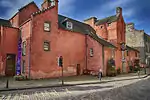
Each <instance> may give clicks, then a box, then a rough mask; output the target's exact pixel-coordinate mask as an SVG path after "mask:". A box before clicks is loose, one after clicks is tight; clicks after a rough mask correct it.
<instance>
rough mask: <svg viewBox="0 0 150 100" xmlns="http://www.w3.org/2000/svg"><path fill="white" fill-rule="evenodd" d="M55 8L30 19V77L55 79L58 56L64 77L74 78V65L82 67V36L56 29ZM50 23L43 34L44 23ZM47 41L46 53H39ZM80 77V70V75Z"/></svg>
mask: <svg viewBox="0 0 150 100" xmlns="http://www.w3.org/2000/svg"><path fill="white" fill-rule="evenodd" d="M56 9H57V7H56V8H51V9H50V10H47V11H45V12H43V13H42V14H38V15H36V16H34V17H33V20H32V21H33V24H32V27H33V29H32V40H31V71H30V72H31V78H50V77H59V76H60V75H61V68H60V67H58V65H57V58H58V56H60V55H61V56H63V58H64V61H63V62H64V75H65V76H70V75H76V65H77V64H80V66H81V69H83V67H85V36H84V35H82V34H80V33H74V32H71V31H65V30H62V29H59V30H58V23H57V22H58V14H57V10H56ZM45 21H49V22H51V31H50V32H45V31H44V27H43V25H44V22H45ZM45 40H48V41H50V51H44V50H43V42H44V41H45ZM80 74H82V70H81V72H80Z"/></svg>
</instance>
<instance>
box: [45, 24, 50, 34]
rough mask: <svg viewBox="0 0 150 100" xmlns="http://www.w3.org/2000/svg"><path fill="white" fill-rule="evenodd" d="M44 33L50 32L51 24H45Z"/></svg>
mask: <svg viewBox="0 0 150 100" xmlns="http://www.w3.org/2000/svg"><path fill="white" fill-rule="evenodd" d="M44 31H47V32H50V22H44Z"/></svg>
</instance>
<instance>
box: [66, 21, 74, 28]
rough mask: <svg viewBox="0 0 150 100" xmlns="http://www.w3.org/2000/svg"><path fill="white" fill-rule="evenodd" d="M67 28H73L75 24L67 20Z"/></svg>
mask: <svg viewBox="0 0 150 100" xmlns="http://www.w3.org/2000/svg"><path fill="white" fill-rule="evenodd" d="M66 25H67V26H66V27H67V29H69V30H71V29H72V28H73V24H72V23H71V22H67V24H66Z"/></svg>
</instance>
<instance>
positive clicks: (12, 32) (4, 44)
mask: <svg viewBox="0 0 150 100" xmlns="http://www.w3.org/2000/svg"><path fill="white" fill-rule="evenodd" d="M1 34H2V35H1V51H0V53H1V61H2V62H1V68H0V74H2V75H4V74H5V67H6V54H7V53H9V54H16V57H17V53H18V51H17V50H18V37H19V32H18V29H17V28H9V27H1Z"/></svg>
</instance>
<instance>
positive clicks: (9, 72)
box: [5, 54, 16, 76]
mask: <svg viewBox="0 0 150 100" xmlns="http://www.w3.org/2000/svg"><path fill="white" fill-rule="evenodd" d="M15 62H16V55H15V54H7V55H6V71H5V74H6V76H14V75H15V65H16V64H15Z"/></svg>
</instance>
